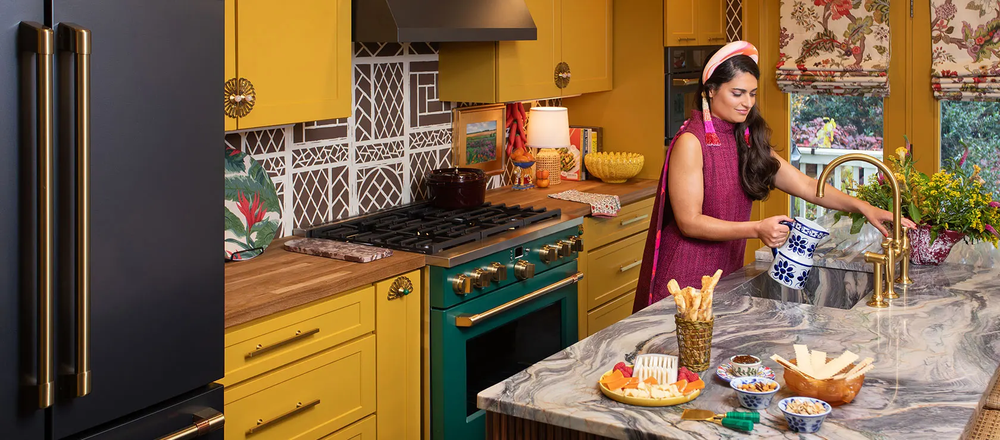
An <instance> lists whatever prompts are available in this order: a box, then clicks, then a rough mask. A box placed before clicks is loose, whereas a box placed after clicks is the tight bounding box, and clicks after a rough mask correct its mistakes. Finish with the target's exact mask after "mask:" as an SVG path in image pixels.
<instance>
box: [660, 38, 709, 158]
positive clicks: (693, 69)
mask: <svg viewBox="0 0 1000 440" xmlns="http://www.w3.org/2000/svg"><path fill="white" fill-rule="evenodd" d="M721 47H722V46H678V47H667V48H665V49H664V50H665V51H666V54H665V56H664V58H663V59H664V64H665V66H664V77H665V80H666V91H667V96H666V99H665V101H666V119H667V120H666V123H665V124H664V127H665V128H666V133H665V134H664V145H669V143H670V140H671V139H673V137H674V135H675V134H677V130H679V129H680V128H681V124H683V123H684V121H685V120H686V119H687V118H689V117H691V110H692V109H695V108H696V107H695V106H696V105H697V102H698V100H700V98H699V97H698V80H699V79H700V78H701V71H702V69H703V68H704V63H705V61H707V59H708V57H709V56H710V55H711V54H712V53H714V52H715V51H716V50H719V48H721Z"/></svg>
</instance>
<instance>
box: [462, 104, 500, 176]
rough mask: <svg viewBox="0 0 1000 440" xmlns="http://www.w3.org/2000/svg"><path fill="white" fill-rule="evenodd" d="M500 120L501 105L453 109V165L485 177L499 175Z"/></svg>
mask: <svg viewBox="0 0 1000 440" xmlns="http://www.w3.org/2000/svg"><path fill="white" fill-rule="evenodd" d="M504 118H505V115H504V106H503V104H500V105H488V106H481V107H464V108H457V109H455V110H453V115H452V138H453V144H452V147H451V148H452V150H451V151H452V159H453V163H454V164H455V166H456V167H464V168H478V169H481V170H483V171H485V172H486V174H489V175H492V174H500V173H503V163H504V162H503V160H504V135H503V133H504V121H505V119H504Z"/></svg>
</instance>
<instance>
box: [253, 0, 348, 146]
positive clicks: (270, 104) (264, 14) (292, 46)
mask: <svg viewBox="0 0 1000 440" xmlns="http://www.w3.org/2000/svg"><path fill="white" fill-rule="evenodd" d="M236 6H237V8H236V24H237V26H236V41H237V45H236V63H237V64H236V72H237V74H239V76H240V77H242V78H246V79H247V80H249V81H250V82H251V83H252V84H253V86H254V90H255V92H256V93H257V101H256V104H255V105H254V108H253V110H252V111H251V112H250V114H248V115H247V116H245V117H243V118H240V120H239V121H238V122H237V125H238V127H239V128H240V129H246V128H251V127H265V126H272V125H280V124H291V123H295V122H303V121H316V120H320V119H334V118H341V117H347V116H350V114H351V0H299V1H296V2H291V3H276V2H273V1H270V0H236Z"/></svg>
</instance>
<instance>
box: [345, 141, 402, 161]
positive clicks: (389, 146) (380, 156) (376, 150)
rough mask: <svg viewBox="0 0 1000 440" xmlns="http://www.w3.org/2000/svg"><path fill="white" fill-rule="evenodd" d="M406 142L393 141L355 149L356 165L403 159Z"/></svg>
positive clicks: (359, 146) (360, 146)
mask: <svg viewBox="0 0 1000 440" xmlns="http://www.w3.org/2000/svg"><path fill="white" fill-rule="evenodd" d="M403 144H404V142H403V141H402V140H399V141H391V142H379V143H376V144H368V145H358V146H357V147H355V153H354V154H355V158H354V163H368V162H375V161H380V160H388V159H399V158H401V157H403V148H404V145H403Z"/></svg>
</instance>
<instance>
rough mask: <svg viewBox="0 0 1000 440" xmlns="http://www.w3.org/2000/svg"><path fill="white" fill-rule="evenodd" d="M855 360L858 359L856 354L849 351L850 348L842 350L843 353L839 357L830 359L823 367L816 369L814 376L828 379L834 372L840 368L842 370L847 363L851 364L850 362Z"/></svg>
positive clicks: (837, 371)
mask: <svg viewBox="0 0 1000 440" xmlns="http://www.w3.org/2000/svg"><path fill="white" fill-rule="evenodd" d="M856 360H858V355H856V354H854V353H851V352H850V350H847V351H844V354H842V355H840V357H838V358H836V359H834V360H832V361H830V363H829V364H826V365H824V366H823V368H820V369H819V370H817V371H816V376H815V377H816V378H817V379H820V380H822V379H828V378H830V377H831V376H833V375H834V374H837V373H839V372H840V370H843V369H844V368H846V367H847V366H848V365H851V363H852V362H854V361H856Z"/></svg>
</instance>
